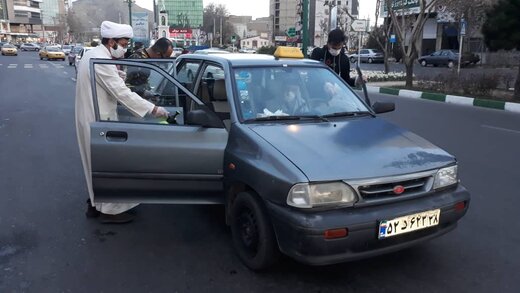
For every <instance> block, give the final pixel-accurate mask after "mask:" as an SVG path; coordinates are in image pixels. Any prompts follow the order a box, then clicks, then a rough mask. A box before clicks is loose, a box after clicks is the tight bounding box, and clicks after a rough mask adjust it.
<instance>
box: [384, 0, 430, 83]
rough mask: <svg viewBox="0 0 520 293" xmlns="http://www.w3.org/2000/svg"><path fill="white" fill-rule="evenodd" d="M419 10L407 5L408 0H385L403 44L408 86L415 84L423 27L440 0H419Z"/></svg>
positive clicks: (394, 27)
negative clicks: (414, 78) (414, 74)
mask: <svg viewBox="0 0 520 293" xmlns="http://www.w3.org/2000/svg"><path fill="white" fill-rule="evenodd" d="M417 1H418V3H419V7H418V10H416V11H414V10H411V9H409V8H407V7H405V3H406V1H396V0H383V5H385V7H386V10H387V12H388V16H389V17H390V21H391V24H392V26H393V31H394V32H395V34H396V35H397V40H398V42H399V43H400V44H401V46H400V48H401V50H402V53H403V61H404V65H405V67H406V87H412V85H413V65H414V62H415V59H417V56H418V53H419V52H418V48H420V43H421V42H422V34H423V28H424V25H425V24H426V21H427V20H428V17H429V16H430V14H431V13H432V12H433V11H434V9H435V7H436V5H437V4H438V2H439V0H417Z"/></svg>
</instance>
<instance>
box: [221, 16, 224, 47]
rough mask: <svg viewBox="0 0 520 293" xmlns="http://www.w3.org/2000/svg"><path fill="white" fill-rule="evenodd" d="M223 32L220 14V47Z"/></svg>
mask: <svg viewBox="0 0 520 293" xmlns="http://www.w3.org/2000/svg"><path fill="white" fill-rule="evenodd" d="M223 34H224V33H223V32H222V16H221V17H220V47H222V35H223Z"/></svg>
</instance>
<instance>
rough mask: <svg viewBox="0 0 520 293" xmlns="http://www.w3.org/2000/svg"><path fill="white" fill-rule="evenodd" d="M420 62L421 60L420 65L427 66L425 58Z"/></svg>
mask: <svg viewBox="0 0 520 293" xmlns="http://www.w3.org/2000/svg"><path fill="white" fill-rule="evenodd" d="M420 62H421V66H422V67H426V66H428V63H427V62H426V60H421V61H420Z"/></svg>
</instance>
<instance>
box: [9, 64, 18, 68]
mask: <svg viewBox="0 0 520 293" xmlns="http://www.w3.org/2000/svg"><path fill="white" fill-rule="evenodd" d="M17 66H18V64H9V66H7V68H16V67H17Z"/></svg>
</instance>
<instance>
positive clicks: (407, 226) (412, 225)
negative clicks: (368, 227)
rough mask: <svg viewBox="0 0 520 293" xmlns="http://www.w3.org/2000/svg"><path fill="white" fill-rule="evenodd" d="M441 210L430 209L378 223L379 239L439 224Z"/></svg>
mask: <svg viewBox="0 0 520 293" xmlns="http://www.w3.org/2000/svg"><path fill="white" fill-rule="evenodd" d="M440 215H441V210H440V209H436V210H431V211H426V212H422V213H417V214H413V215H408V216H404V217H399V218H395V219H392V220H384V221H381V222H380V223H379V236H378V237H379V239H384V238H388V237H392V236H396V235H401V234H405V233H409V232H413V231H417V230H421V229H425V228H428V227H433V226H437V225H439V218H440Z"/></svg>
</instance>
